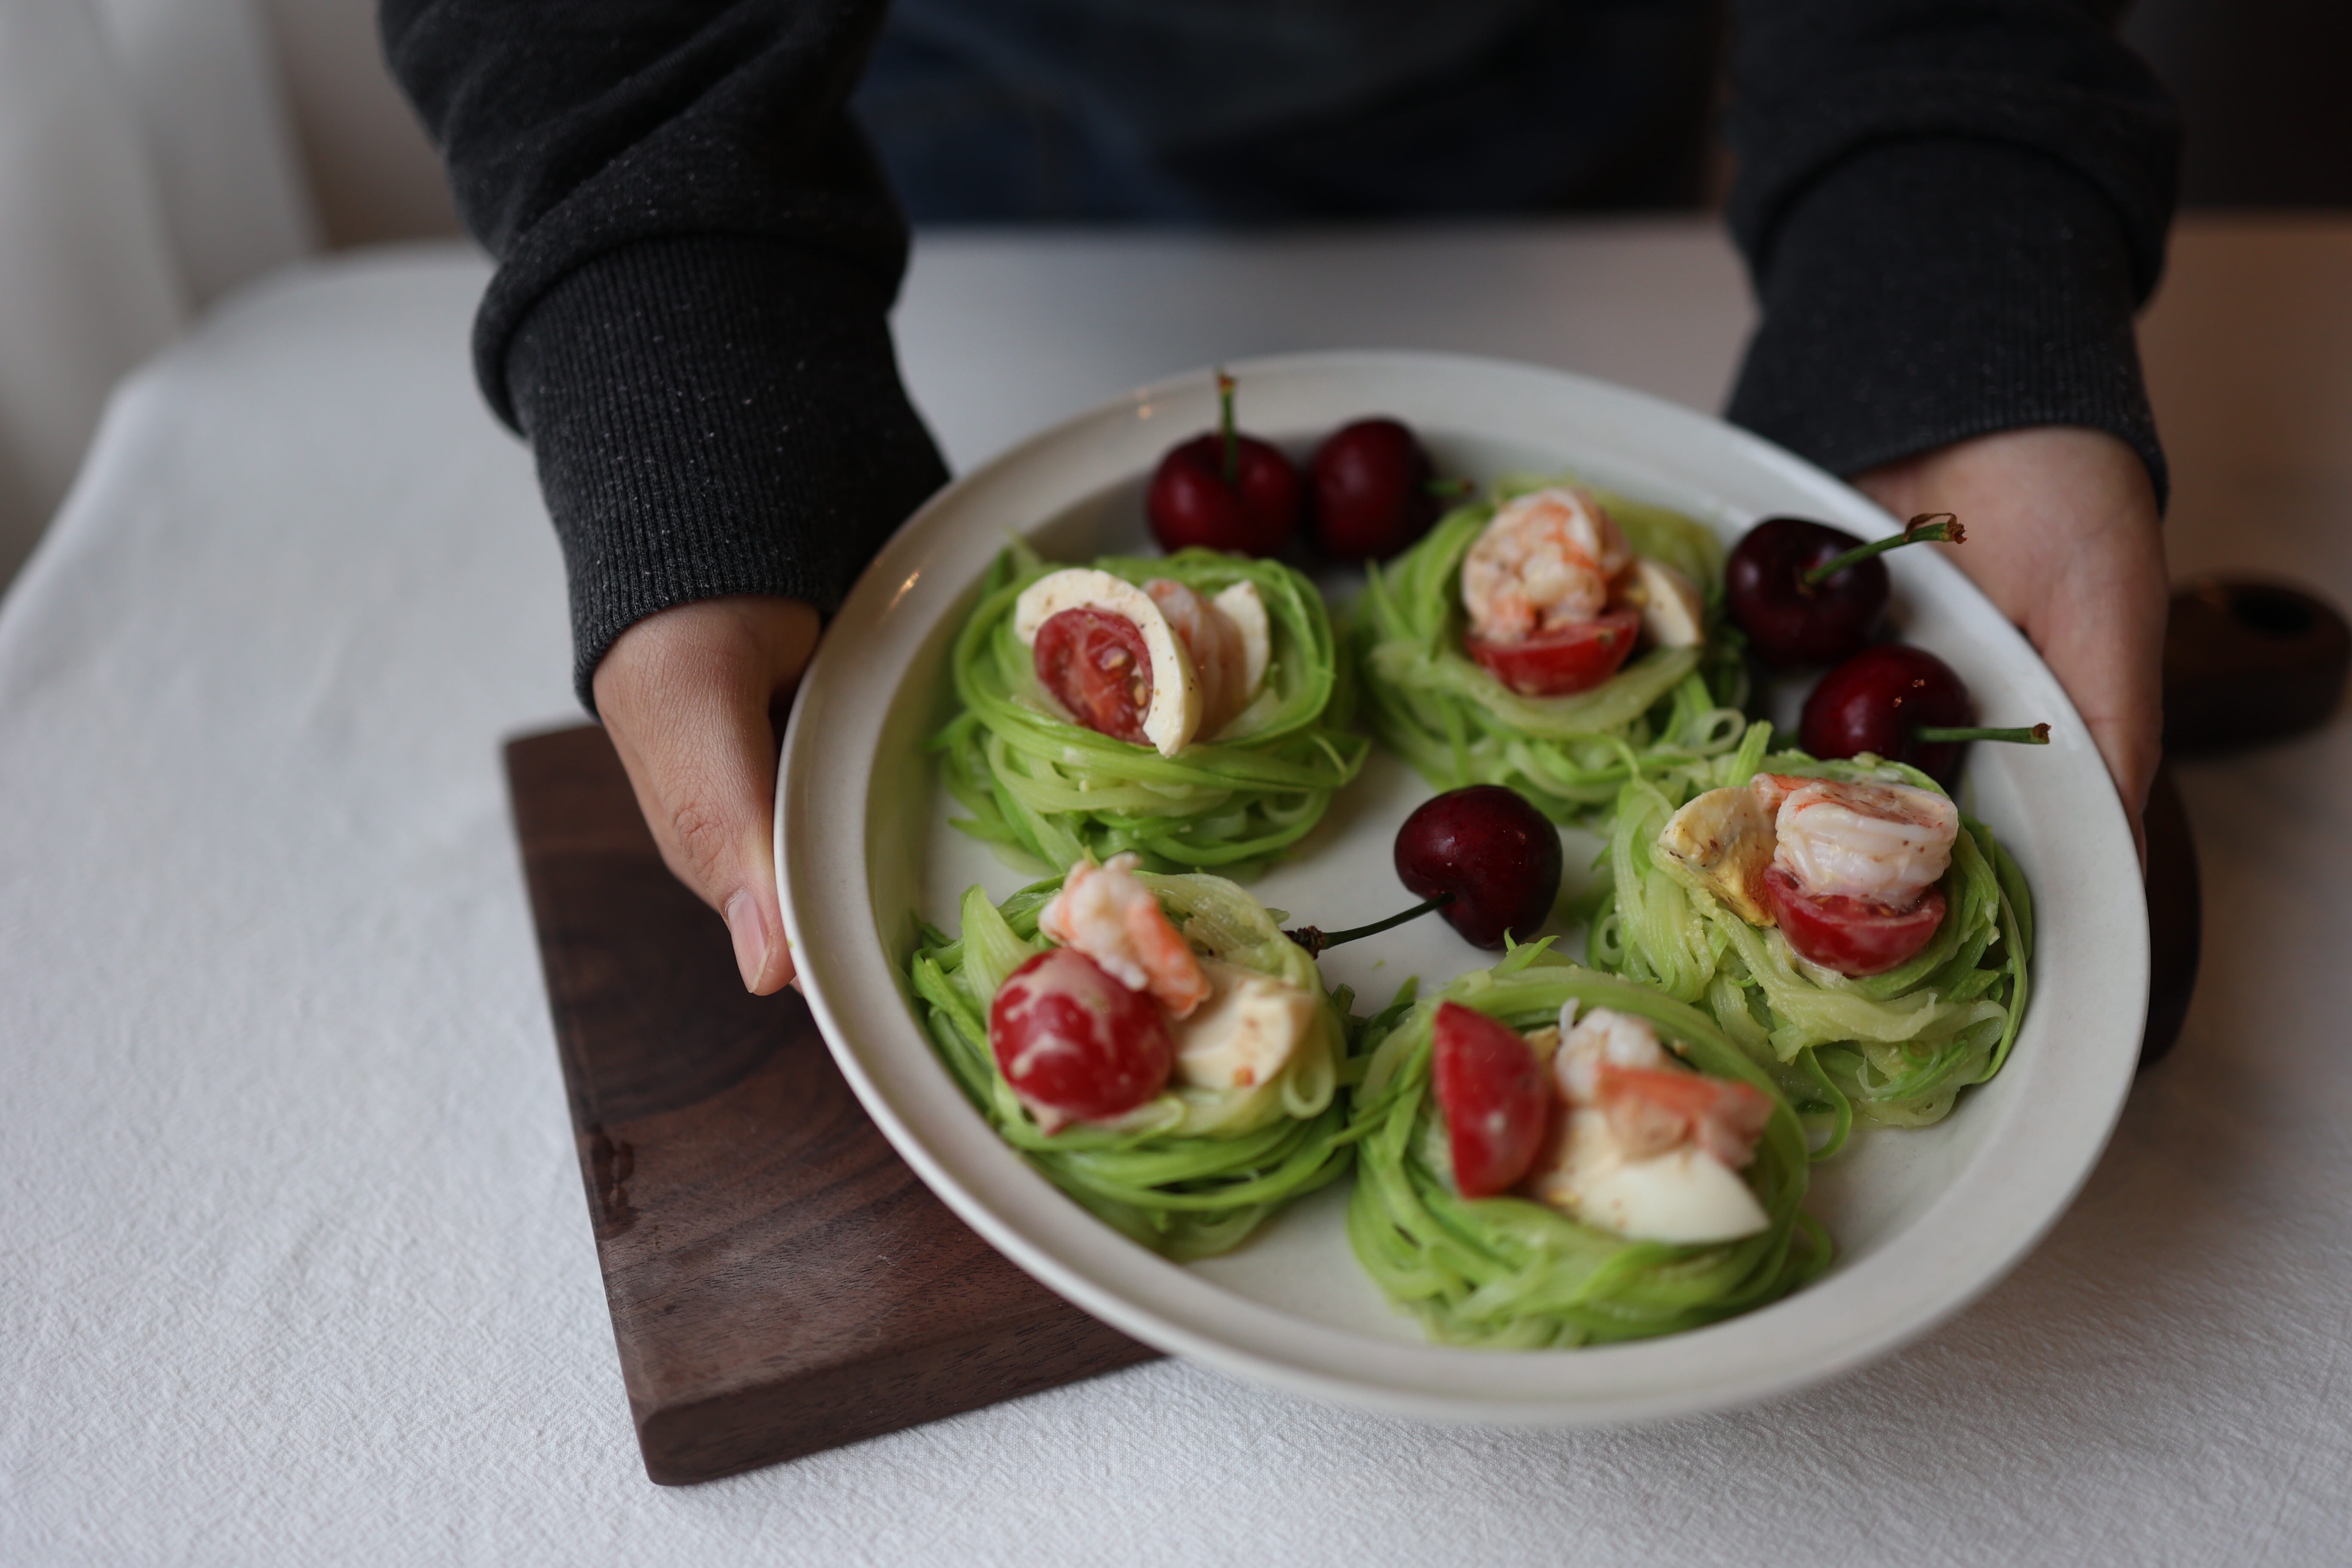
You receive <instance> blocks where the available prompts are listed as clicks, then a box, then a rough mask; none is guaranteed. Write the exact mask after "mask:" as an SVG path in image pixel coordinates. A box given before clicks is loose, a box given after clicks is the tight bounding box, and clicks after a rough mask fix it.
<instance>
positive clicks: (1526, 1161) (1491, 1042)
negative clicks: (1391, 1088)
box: [1429, 1002, 1552, 1197]
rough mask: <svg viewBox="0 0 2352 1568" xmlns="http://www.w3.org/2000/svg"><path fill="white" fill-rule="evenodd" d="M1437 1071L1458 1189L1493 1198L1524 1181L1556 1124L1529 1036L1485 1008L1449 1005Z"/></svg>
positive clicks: (1432, 1073)
mask: <svg viewBox="0 0 2352 1568" xmlns="http://www.w3.org/2000/svg"><path fill="white" fill-rule="evenodd" d="M1429 1077H1430V1082H1431V1085H1432V1086H1433V1088H1434V1089H1435V1090H1436V1092H1437V1108H1438V1110H1439V1112H1440V1113H1443V1114H1444V1117H1445V1134H1446V1136H1447V1138H1448V1139H1450V1140H1451V1141H1452V1143H1453V1145H1454V1188H1455V1189H1456V1190H1457V1191H1459V1192H1460V1193H1461V1194H1462V1196H1463V1197H1494V1196H1495V1195H1496V1193H1501V1192H1508V1191H1510V1190H1511V1188H1513V1187H1514V1186H1517V1185H1518V1184H1519V1181H1520V1178H1522V1177H1523V1176H1526V1175H1527V1174H1528V1166H1532V1165H1533V1164H1535V1160H1536V1155H1538V1153H1540V1152H1541V1151H1542V1149H1543V1142H1544V1134H1545V1133H1546V1132H1547V1131H1549V1127H1550V1124H1551V1101H1552V1091H1551V1082H1550V1081H1549V1078H1548V1077H1547V1076H1546V1075H1545V1072H1544V1070H1543V1063H1542V1062H1540V1061H1537V1060H1536V1053H1535V1052H1534V1051H1532V1050H1530V1049H1529V1048H1528V1042H1527V1041H1526V1040H1521V1039H1520V1038H1519V1035H1518V1031H1517V1030H1514V1029H1512V1028H1511V1027H1510V1026H1509V1025H1508V1024H1501V1023H1496V1021H1495V1020H1494V1019H1490V1018H1488V1017H1487V1016H1486V1014H1485V1013H1482V1012H1479V1011H1476V1010H1475V1009H1471V1008H1465V1007H1464V1006H1462V1005H1461V1004H1460V1003H1458V1002H1445V1003H1442V1004H1441V1005H1440V1006H1439V1007H1438V1009H1437V1029H1436V1040H1435V1045H1434V1049H1433V1054H1432V1056H1431V1058H1430V1068H1429Z"/></svg>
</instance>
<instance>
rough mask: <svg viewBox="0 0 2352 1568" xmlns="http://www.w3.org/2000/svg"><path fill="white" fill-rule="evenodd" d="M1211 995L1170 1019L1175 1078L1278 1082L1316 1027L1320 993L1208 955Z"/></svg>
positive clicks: (1202, 1085) (1242, 1085) (1246, 1084)
mask: <svg viewBox="0 0 2352 1568" xmlns="http://www.w3.org/2000/svg"><path fill="white" fill-rule="evenodd" d="M1201 967H1202V969H1203V970H1204V971H1206V973H1207V975H1208V977H1209V999H1208V1000H1207V1001H1205V1002H1202V1004H1201V1005H1200V1007H1198V1008H1197V1009H1194V1010H1193V1012H1192V1016H1191V1017H1189V1018H1186V1019H1181V1021H1176V1022H1171V1024H1170V1026H1169V1032H1170V1035H1171V1038H1172V1039H1173V1040H1174V1043H1175V1046H1176V1081H1177V1082H1179V1083H1183V1084H1188V1085H1190V1086H1192V1088H1195V1089H1255V1088H1256V1087H1258V1086H1259V1085H1261V1084H1264V1083H1268V1082H1273V1080H1274V1078H1275V1076H1276V1074H1278V1073H1279V1072H1281V1071H1282V1070H1283V1069H1284V1068H1285V1067H1286V1066H1288V1065H1289V1063H1290V1058H1291V1056H1292V1054H1293V1053H1294V1052H1296V1051H1297V1049H1298V1047H1299V1043H1300V1042H1301V1041H1303V1040H1305V1039H1306V1038H1307V1030H1310V1029H1312V1028H1314V1027H1315V998H1313V997H1311V996H1309V995H1307V993H1306V992H1305V991H1303V990H1301V989H1299V988H1297V986H1293V985H1288V984H1286V983H1285V982H1283V981H1281V980H1277V979H1276V978H1275V977H1273V976H1271V975H1262V974H1259V973H1258V972H1257V971H1256V970H1255V969H1244V968H1243V967H1240V966H1239V965H1236V964H1227V963H1224V962H1223V961H1221V960H1219V959H1215V958H1210V959H1206V960H1204V961H1203V962H1202V965H1201Z"/></svg>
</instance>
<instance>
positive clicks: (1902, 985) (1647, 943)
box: [1588, 722, 2033, 1158]
mask: <svg viewBox="0 0 2352 1568" xmlns="http://www.w3.org/2000/svg"><path fill="white" fill-rule="evenodd" d="M1770 738H1771V726H1770V725H1769V724H1764V723H1760V722H1759V723H1758V724H1756V725H1754V726H1752V727H1749V729H1748V734H1747V736H1746V737H1745V739H1744V740H1743V741H1742V743H1741V745H1740V747H1738V750H1736V751H1734V752H1732V753H1731V754H1729V755H1727V756H1725V757H1721V758H1716V759H1714V760H1713V761H1712V762H1710V763H1708V764H1706V765H1704V766H1701V767H1696V768H1687V769H1685V770H1683V771H1682V772H1680V773H1678V774H1675V775H1673V776H1670V777H1666V778H1661V779H1633V780H1630V781H1629V782H1627V784H1626V785H1625V787H1624V789H1623V790H1622V793H1621V794H1620V796H1619V797H1618V801H1617V814H1616V821H1615V823H1614V825H1613V827H1612V831H1611V835H1610V844H1609V852H1608V868H1609V875H1610V882H1611V893H1610V895H1609V896H1610V897H1611V898H1612V905H1611V907H1610V908H1609V909H1608V910H1607V912H1606V913H1604V914H1603V915H1601V918H1599V919H1598V920H1596V921H1594V922H1593V924H1592V927H1591V941H1590V948H1589V954H1588V956H1589V957H1590V958H1591V962H1592V964H1593V965H1594V966H1595V967H1598V968H1601V969H1606V970H1609V971H1610V972H1612V973H1614V974H1620V975H1623V976H1626V977H1630V978H1633V979H1635V980H1639V981H1641V982H1643V983H1644V984H1646V985H1652V986H1655V987H1657V988H1659V989H1660V990H1662V991H1664V992H1665V993H1666V994H1667V995H1669V996H1671V997H1674V998H1677V999H1678V1000H1681V1001H1685V1002H1690V1003H1694V1004H1696V1005H1698V1006H1701V1007H1704V1008H1706V1009H1707V1011H1708V1012H1709V1013H1710V1014H1712V1015H1713V1017H1714V1019H1715V1021H1716V1023H1717V1025H1718V1026H1720V1027H1721V1029H1722V1030H1723V1031H1724V1032H1725V1033H1726V1034H1727V1035H1729V1036H1730V1037H1731V1038H1732V1039H1733V1040H1737V1041H1738V1042H1739V1044H1740V1045H1741V1046H1743V1047H1745V1048H1746V1050H1747V1051H1748V1053H1749V1055H1751V1056H1752V1057H1754V1058H1755V1059H1756V1060H1757V1061H1759V1062H1760V1063H1762V1064H1764V1065H1765V1066H1766V1067H1767V1068H1768V1069H1769V1071H1771V1072H1772V1074H1773V1076H1774V1077H1775V1078H1776V1079H1777V1081H1778V1082H1779V1083H1780V1088H1781V1090H1782V1092H1784V1093H1786V1094H1787V1095H1788V1096H1789V1098H1790V1100H1791V1101H1792V1102H1794V1103H1797V1104H1798V1105H1799V1106H1800V1107H1801V1109H1802V1110H1803V1111H1804V1113H1806V1116H1807V1119H1808V1121H1809V1122H1810V1123H1811V1124H1812V1130H1813V1132H1814V1133H1815V1134H1816V1136H1817V1138H1818V1140H1819V1142H1820V1145H1821V1146H1820V1148H1819V1150H1818V1152H1817V1156H1816V1157H1823V1158H1825V1157H1827V1156H1828V1155H1832V1154H1834V1153H1836V1152H1837V1150H1838V1149H1839V1148H1840V1147H1841V1146H1842V1145H1843V1144H1844V1143H1845V1140H1846V1137H1847V1134H1849V1133H1850V1131H1851V1130H1852V1128H1853V1120H1854V1118H1855V1117H1856V1116H1860V1117H1862V1118H1863V1119H1864V1120H1865V1121H1870V1122H1878V1123H1885V1124H1893V1125H1897V1126H1914V1127H1916V1126H1925V1125H1927V1124H1930V1123H1933V1122H1937V1121H1940V1120H1942V1119H1943V1117H1944V1116H1946V1115H1947V1114H1948V1113H1950V1111H1951V1109H1952V1104H1953V1102H1954V1100H1955V1099H1956V1097H1957V1096H1958V1093H1959V1092H1960V1091H1961V1090H1962V1089H1964V1088H1966V1087H1968V1086H1969V1084H1972V1083H1981V1082H1985V1081H1986V1080H1987V1079H1989V1078H1990V1077H1992V1075H1993V1074H1994V1073H1996V1072H1999V1071H2000V1067H2001V1063H2002V1062H2003V1061H2006V1060H2008V1057H2009V1051H2010V1048H2011V1046H2012V1045H2013V1044H2015V1043H2016V1040H2017V1030H2018V1026H2019V1025H2020V1024H2021V1023H2022V1022H2023V1021H2024V1018H2025V1007H2026V998H2027V995H2028V992H2029V990H2030V982H2029V978H2028V976H2027V968H2026V967H2027V962H2028V960H2029V958H2030V957H2031V956H2032V950H2033V901H2032V895H2031V894H2030V893H2029V892H2028V891H2027V889H2026V885H2025V877H2024V874H2023V873H2021V871H2020V870H2019V869H2018V866H2017V862H2015V861H2014V860H2012V859H2011V857H2010V854H2009V852H2008V851H2007V850H2005V849H2003V848H2002V847H2001V846H2000V843H1999V841H1996V840H1995V839H1994V837H1993V835H1992V831H1991V830H1990V829H1989V828H1987V827H1986V826H1985V825H1984V824H1983V823H1982V822H1979V821H1975V820H1974V819H1972V818H1969V817H1966V816H1963V817H1962V818H1961V819H1960V833H1959V836H1958V839H1957V840H1956V841H1954V843H1953V845H1952V863H1951V869H1950V871H1948V873H1946V874H1945V878H1944V881H1943V883H1942V886H1943V889H1944V896H1945V900H1946V909H1945V915H1944V921H1943V924H1942V925H1939V926H1938V927H1937V930H1936V935H1935V936H1934V937H1933V938H1932V939H1930V940H1929V942H1928V944H1927V946H1926V947H1925V948H1923V949H1922V950H1921V951H1920V952H1919V953H1918V954H1917V955H1916V956H1914V957H1913V958H1911V959H1910V960H1909V961H1908V962H1907V963H1905V964H1904V965H1902V966H1901V967H1897V968H1895V969H1892V970H1889V971H1888V972H1886V973H1885V974H1883V975H1872V976H1868V977H1864V978H1860V979H1849V978H1847V977H1843V976H1841V975H1836V974H1832V973H1831V972H1829V971H1827V970H1824V969H1822V968H1819V967H1815V966H1813V965H1811V964H1807V963H1805V962H1804V961H1803V960H1801V959H1800V958H1799V957H1798V956H1796V955H1795V954H1794V953H1792V952H1791V951H1790V947H1789V942H1788V938H1787V937H1786V936H1782V935H1781V933H1780V931H1778V930H1777V929H1773V928H1770V927H1758V926H1753V925H1748V922H1747V921H1745V920H1743V919H1741V918H1740V917H1739V916H1738V915H1737V914H1735V913H1734V912H1733V911H1731V910H1729V909H1727V908H1726V907H1725V906H1724V905H1723V904H1722V903H1721V902H1720V901H1718V900H1717V898H1716V897H1715V896H1714V895H1713V894H1710V893H1708V892H1706V890H1705V889H1703V888H1699V887H1696V886H1694V885H1691V884H1690V883H1686V882H1685V881H1684V880H1682V879H1680V878H1678V877H1676V876H1675V875H1674V874H1673V873H1672V872H1671V870H1670V867H1669V863H1668V862H1667V861H1666V858H1665V857H1664V855H1662V854H1659V853H1656V852H1654V851H1655V846H1656V844H1657V841H1658V834H1659V831H1660V830H1662V829H1663V828H1664V826H1665V824H1666V821H1667V819H1668V818H1669V817H1671V816H1672V815H1673V814H1674V813H1675V810H1677V809H1679V808H1680V807H1681V806H1682V804H1683V803H1684V802H1685V800H1689V799H1690V798H1691V797H1692V796H1694V795H1696V794H1698V793H1699V792H1700V791H1702V790H1705V789H1717V788H1720V787H1723V786H1727V785H1745V784H1746V783H1747V782H1748V780H1749V779H1752V778H1753V777H1754V776H1755V775H1756V774H1758V773H1759V772H1768V773H1786V774H1793V775H1797V776H1799V777H1803V778H1821V779H1846V780H1849V781H1867V782H1876V783H1885V784H1910V785H1916V786H1917V787H1918V788H1920V789H1934V790H1936V792H1937V793H1938V794H1941V793H1943V791H1942V790H1941V789H1939V788H1938V787H1937V784H1936V783H1935V781H1934V780H1933V779H1929V778H1928V777H1927V775H1926V774H1923V773H1921V772H1919V771H1918V770H1917V769H1916V768H1907V767H1905V766H1904V765H1902V764H1900V763H1893V762H1885V761H1882V760H1880V759H1879V758H1874V757H1869V756H1864V757H1861V758H1854V759H1853V760H1851V761H1845V762H1817V761H1815V760H1814V759H1813V758H1811V757H1808V756H1806V755H1805V754H1804V753H1803V752H1801V751H1783V752H1776V753H1773V754H1770V755H1769V756H1768V755H1767V754H1766V752H1765V747H1767V746H1768V745H1769V744H1770Z"/></svg>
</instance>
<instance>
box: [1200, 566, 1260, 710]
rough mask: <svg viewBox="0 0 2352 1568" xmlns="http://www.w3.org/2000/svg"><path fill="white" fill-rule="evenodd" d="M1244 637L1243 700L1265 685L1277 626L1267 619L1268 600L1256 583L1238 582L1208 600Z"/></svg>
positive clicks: (1252, 695)
mask: <svg viewBox="0 0 2352 1568" xmlns="http://www.w3.org/2000/svg"><path fill="white" fill-rule="evenodd" d="M1209 602H1210V603H1212V604H1213V605H1215V606H1216V607H1217V609H1218V610H1220V611H1222V612H1223V614H1224V616H1225V619H1227V620H1229V621H1231V622H1233V623H1234V626H1236V627H1237V628H1239V629H1240V631H1241V634H1242V676H1243V685H1242V700H1243V702H1244V703H1247V702H1248V700H1249V699H1250V698H1252V697H1254V696H1255V695H1257V693H1258V688H1259V687H1260V686H1263V685H1265V672H1266V666H1267V665H1269V664H1272V663H1273V662H1274V627H1273V623H1272V622H1269V621H1268V620H1267V619H1266V614H1265V600H1263V599H1261V598H1259V597H1258V591H1257V584H1256V583H1255V582H1236V583H1234V585H1233V586H1232V587H1231V588H1228V589H1226V590H1225V591H1223V592H1222V593H1220V594H1218V595H1217V596H1216V597H1215V598H1214V599H1212V600H1211V601H1209Z"/></svg>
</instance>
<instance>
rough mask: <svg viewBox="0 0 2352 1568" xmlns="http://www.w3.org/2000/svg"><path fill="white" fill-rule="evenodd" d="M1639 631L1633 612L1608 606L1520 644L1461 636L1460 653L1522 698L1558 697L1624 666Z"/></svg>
mask: <svg viewBox="0 0 2352 1568" xmlns="http://www.w3.org/2000/svg"><path fill="white" fill-rule="evenodd" d="M1641 633H1642V615H1641V612H1639V611H1636V610H1612V611H1610V612H1608V613H1607V614H1605V615H1597V616H1595V617H1593V618H1592V619H1591V620H1590V621H1579V622H1575V623H1574V624H1572V625H1568V626H1562V627H1559V628H1558V629H1556V630H1554V631H1550V632H1537V633H1536V634H1535V635H1534V636H1532V637H1529V638H1528V639H1527V640H1526V641H1525V642H1523V643H1489V642H1487V641H1486V640H1485V639H1484V638H1480V637H1465V638H1464V639H1463V643H1462V646H1463V649H1464V651H1465V652H1466V653H1469V655H1470V656H1471V657H1472V658H1474V659H1475V660H1477V661H1478V663H1479V664H1481V665H1482V666H1484V667H1485V669H1486V673H1487V674H1490V675H1492V676H1494V677H1495V678H1496V680H1498V681H1500V682H1502V683H1503V684H1504V685H1507V686H1508V687H1510V688H1511V689H1512V690H1513V691H1515V692H1517V693H1518V694H1519V695H1521V696H1523V697H1564V696H1569V695H1573V694H1575V693H1577V692H1589V691H1591V689H1592V688H1593V687H1595V686H1597V685H1600V684H1601V682H1603V681H1605V680H1607V679H1608V678H1609V677H1610V676H1612V675H1613V674H1616V673H1617V672H1618V670H1619V669H1620V668H1621V667H1622V665H1623V664H1624V663H1625V659H1626V656H1627V655H1628V654H1630V653H1633V642H1634V639H1636V638H1637V637H1639V636H1640V635H1641Z"/></svg>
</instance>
